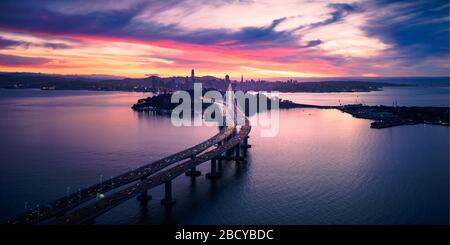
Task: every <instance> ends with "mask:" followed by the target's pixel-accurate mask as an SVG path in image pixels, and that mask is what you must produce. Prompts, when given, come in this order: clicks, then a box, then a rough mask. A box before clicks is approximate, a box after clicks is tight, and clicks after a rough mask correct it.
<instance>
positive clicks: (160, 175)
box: [6, 103, 251, 224]
mask: <svg viewBox="0 0 450 245" xmlns="http://www.w3.org/2000/svg"><path fill="white" fill-rule="evenodd" d="M216 104H217V103H216ZM221 106H226V105H225V104H223V105H221ZM233 107H234V109H233V111H234V116H236V115H237V114H238V113H240V114H241V115H242V116H243V118H245V120H244V124H243V125H242V126H241V127H240V128H238V125H237V124H236V121H232V120H230V118H232V117H230V116H229V115H228V116H226V117H225V118H226V123H225V126H224V127H223V128H221V129H220V132H219V133H217V134H216V135H214V136H213V137H211V138H209V139H207V140H205V141H203V142H201V143H199V144H197V145H195V146H192V147H190V148H188V149H185V150H182V151H180V152H178V153H175V154H173V155H170V156H168V157H165V158H162V159H160V160H157V161H155V162H152V163H149V164H146V165H144V166H141V167H139V168H137V169H135V170H131V171H128V172H126V173H124V174H121V175H118V176H116V177H114V178H111V179H109V180H106V181H103V182H101V183H97V184H94V185H92V186H90V187H87V188H85V189H82V190H79V191H77V192H76V193H72V194H70V195H67V196H64V197H61V198H59V199H56V200H54V201H51V202H49V203H48V204H44V205H39V206H37V207H36V208H32V209H29V210H27V211H26V212H25V213H23V214H20V215H18V216H16V217H13V218H11V219H9V220H7V221H6V223H7V224H39V223H40V222H44V221H49V220H50V219H54V220H56V223H58V224H82V223H85V222H88V221H91V220H93V219H95V218H96V217H98V216H100V215H101V214H103V213H105V212H107V211H108V210H111V209H112V208H114V207H115V206H117V205H119V204H121V203H123V202H125V201H126V200H129V199H130V198H132V197H135V196H137V198H138V200H141V201H146V200H149V199H150V198H151V197H150V196H149V195H148V194H147V191H148V190H149V189H151V188H154V187H156V186H159V185H162V184H164V185H165V197H164V199H162V200H161V204H163V205H173V204H175V199H174V198H173V197H172V180H173V179H174V178H176V177H178V176H180V175H182V174H183V173H184V174H185V175H187V176H191V177H193V178H194V177H197V176H199V175H201V173H200V172H199V171H197V170H196V166H197V165H200V164H202V163H204V162H207V161H210V162H211V170H210V173H208V174H206V178H209V179H216V178H219V177H220V169H221V165H222V160H224V159H228V160H235V161H237V162H241V161H242V162H245V157H246V151H247V148H249V147H250V146H249V145H248V138H249V136H248V134H249V133H250V130H251V126H250V122H249V120H248V118H247V117H245V115H243V113H242V112H240V111H239V110H238V108H237V106H236V105H234V106H233ZM225 111H226V113H229V112H228V111H227V110H225ZM241 149H242V150H241ZM127 185H128V186H127ZM124 186H126V187H124ZM121 187H122V189H120V188H121ZM118 189H120V190H118ZM114 190H118V191H116V192H114V193H112V194H109V195H107V196H105V194H106V193H108V192H112V191H114Z"/></svg>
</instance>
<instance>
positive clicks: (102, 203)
mask: <svg viewBox="0 0 450 245" xmlns="http://www.w3.org/2000/svg"><path fill="white" fill-rule="evenodd" d="M250 130H251V126H250V123H249V121H248V119H246V121H245V124H244V125H243V126H242V127H241V129H240V130H239V132H238V133H237V134H236V135H234V136H233V137H232V138H231V139H229V140H227V141H224V142H223V143H222V144H221V145H220V146H218V147H217V148H214V149H212V150H210V151H207V152H205V153H202V154H200V155H198V156H196V157H194V158H192V159H190V160H187V161H185V162H183V163H181V164H178V165H176V166H174V167H171V168H170V169H167V170H164V171H161V172H160V173H157V174H155V175H152V176H150V177H148V178H146V179H142V180H141V181H139V182H137V183H135V184H133V185H131V186H129V187H127V188H125V189H123V190H120V191H118V192H115V193H113V194H111V195H110V196H108V197H105V198H103V199H100V200H99V201H97V202H95V203H93V204H90V205H86V206H85V207H81V208H79V209H76V210H74V211H73V212H69V213H67V214H66V215H64V216H62V217H59V218H58V221H59V223H60V224H81V223H84V222H86V221H89V220H92V219H94V218H95V217H97V216H99V215H101V214H103V213H105V212H107V211H108V210H110V209H112V208H114V207H115V206H117V205H119V204H121V203H123V202H124V201H126V200H128V199H130V198H132V197H134V196H136V195H138V194H139V193H142V191H147V190H148V189H151V188H153V187H156V186H158V185H161V184H164V183H166V185H167V183H168V182H169V184H170V185H171V181H172V179H174V178H176V177H177V176H179V175H182V174H183V173H185V172H187V171H188V170H189V169H191V168H193V167H195V166H197V165H199V164H202V163H204V162H206V161H208V160H212V161H213V160H214V159H215V158H218V157H219V156H221V155H222V154H223V153H224V152H226V151H228V150H230V149H233V148H235V147H240V143H241V142H243V140H244V139H245V138H246V137H248V134H249V133H250ZM214 161H215V160H214ZM166 188H167V187H166ZM170 188H171V187H170ZM170 192H171V190H170ZM170 195H171V194H170ZM166 198H167V189H166Z"/></svg>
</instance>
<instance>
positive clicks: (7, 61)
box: [0, 54, 50, 66]
mask: <svg viewBox="0 0 450 245" xmlns="http://www.w3.org/2000/svg"><path fill="white" fill-rule="evenodd" d="M49 61H50V60H49V59H46V58H35V57H25V56H17V55H7V54H0V65H4V66H20V65H41V64H45V63H47V62H49Z"/></svg>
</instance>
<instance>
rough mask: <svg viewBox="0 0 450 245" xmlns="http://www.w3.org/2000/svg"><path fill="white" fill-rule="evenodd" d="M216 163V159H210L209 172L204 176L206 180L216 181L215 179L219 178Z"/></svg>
mask: <svg viewBox="0 0 450 245" xmlns="http://www.w3.org/2000/svg"><path fill="white" fill-rule="evenodd" d="M216 162H217V159H216V158H213V159H211V172H210V173H207V174H206V175H205V176H206V178H208V179H217V178H219V177H220V173H218V172H217V168H216V167H217V166H216Z"/></svg>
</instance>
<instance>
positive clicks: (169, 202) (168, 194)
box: [161, 180, 176, 206]
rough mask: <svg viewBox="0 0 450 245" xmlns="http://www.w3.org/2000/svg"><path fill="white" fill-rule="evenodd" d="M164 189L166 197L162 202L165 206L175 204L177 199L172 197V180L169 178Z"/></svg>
mask: <svg viewBox="0 0 450 245" xmlns="http://www.w3.org/2000/svg"><path fill="white" fill-rule="evenodd" d="M164 189H165V192H166V193H165V196H164V198H163V199H162V200H161V204H162V205H165V206H171V205H174V204H175V202H176V200H175V198H173V197H172V180H169V181H167V182H166V183H165V185H164Z"/></svg>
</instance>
